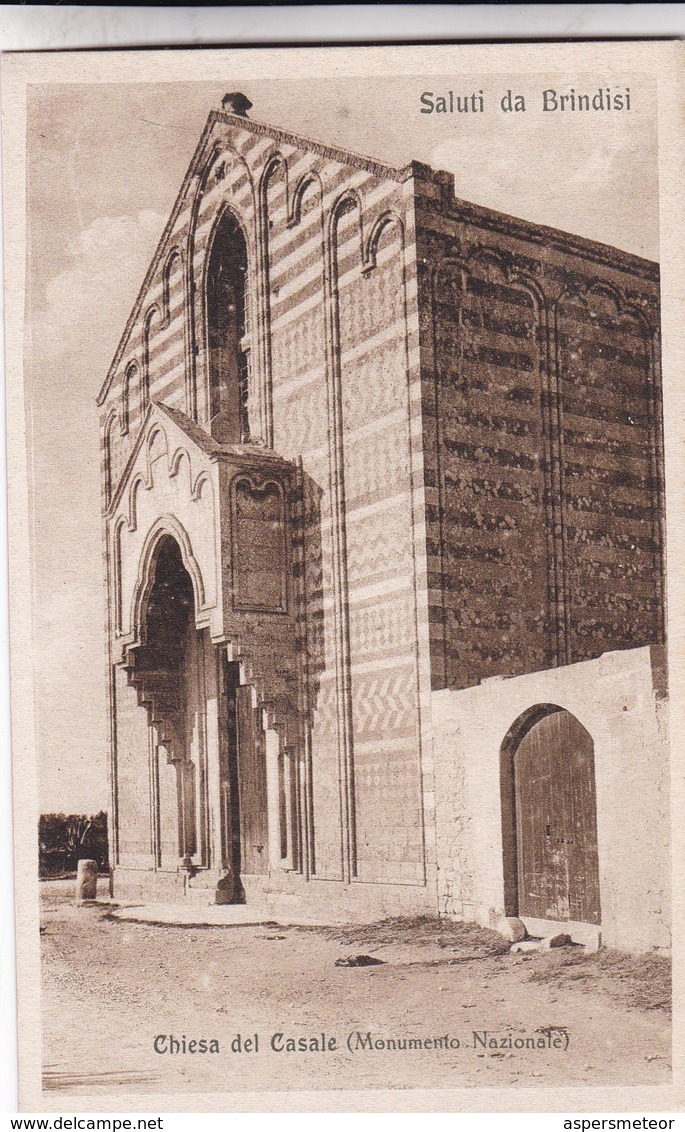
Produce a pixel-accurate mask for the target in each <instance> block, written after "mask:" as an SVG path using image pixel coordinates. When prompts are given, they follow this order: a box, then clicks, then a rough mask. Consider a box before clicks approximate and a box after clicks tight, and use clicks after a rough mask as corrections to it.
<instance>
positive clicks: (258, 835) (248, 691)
mask: <svg viewBox="0 0 685 1132" xmlns="http://www.w3.org/2000/svg"><path fill="white" fill-rule="evenodd" d="M235 694H236V724H237V726H236V731H237V737H236V738H237V748H238V791H239V796H240V848H241V853H240V857H241V871H242V872H243V873H266V872H268V870H269V848H268V846H269V840H268V826H267V809H266V761H265V754H264V745H263V743H262V742H261V741H260V740H261V736H260V735H259V734H258V732H257V727H256V721H255V712H254V709H253V707H252V688H251V687H250V686H249V685H241V686H240V687H238V688H236V690H235Z"/></svg>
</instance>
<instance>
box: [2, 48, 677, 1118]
mask: <svg viewBox="0 0 685 1132" xmlns="http://www.w3.org/2000/svg"><path fill="white" fill-rule="evenodd" d="M673 46H674V45H672V44H662V45H656V44H652V45H645V44H642V45H641V44H637V43H635V44H614V45H611V46H609V45H607V44H605V45H592V44H576V45H573V46H571V45H565V46H563V45H552V44H550V45H544V46H543V45H538V46H537V48H532V47H526V46H525V45H519V46H516V47H512V46H502V47H498V46H493V45H491V46H489V47H474V48H465V47H440V48H438V47H435V48H421V49H419V48H415V49H412V48H406V49H396V48H378V49H364V48H360V49H345V50H342V49H340V50H338V49H298V50H294V49H286V50H282V51H257V50H254V51H251V52H250V51H245V52H231V51H226V52H210V51H195V52H166V53H154V52H152V53H149V52H148V53H142V52H141V53H130V52H129V53H125V52H114V53H109V54H108V55H107V56H103V55H97V54H95V53H89V52H84V53H82V54H81V55H80V56H79V57H74V58H70V59H69V60H68V62H63V64H62V66H61V67H60V65H59V61H58V57H57V56H53V57H52V59H40V60H39V59H38V58H37V57H31V56H30V55H29V56H26V55H25V56H23V57H20V56H18V55H14V56H13V55H11V54H10V55H8V56H5V58H4V61H3V64H4V65H3V80H4V86H5V88H6V90H7V92H8V93H7V95H6V96H5V99H6V101H5V109H4V129H5V163H6V167H7V165H8V147H9V155H10V156H11V155H12V154H14V155H18V153H19V149H20V148H21V159H19V157H18V156H17V163H16V164H14V163H10V164H11V169H10V172H9V173H6V178H7V177H9V178H10V179H11V184H10V185H9V188H8V187H7V182H6V189H5V196H6V212H5V231H6V235H5V241H6V252H5V255H6V272H10V273H11V271H12V267H13V264H14V263H16V265H17V268H16V274H14V275H11V276H10V277H9V278H8V282H7V293H8V312H9V313H8V319H9V324H10V326H11V327H12V336H11V339H10V346H9V348H10V351H11V352H12V356H13V357H15V358H16V366H15V368H14V370H12V368H11V367H10V369H9V370H8V397H9V401H10V413H9V417H8V420H9V430H10V434H11V435H10V445H11V452H14V453H15V454H16V453H19V450H20V449H21V453H20V454H19V455H18V456H17V458H16V459H14V458H11V459H10V553H11V555H13V556H14V557H13V562H14V567H13V569H14V574H13V576H14V578H15V584H14V589H13V591H12V598H11V602H12V604H11V613H12V618H13V621H12V624H11V634H12V637H11V640H12V648H13V665H14V666H15V668H14V669H13V671H14V672H15V675H16V673H19V675H18V676H16V678H15V679H13V713H14V735H15V738H14V747H15V750H14V759H15V771H14V774H15V783H16V787H15V789H16V796H15V808H16V812H17V814H18V815H19V814H20V817H19V816H18V818H17V849H16V853H17V863H18V864H17V869H18V873H17V875H18V881H17V883H18V886H19V885H21V884H24V882H23V881H22V878H23V877H26V878H27V879H26V882H25V887H24V888H23V889H22V892H21V894H20V893H19V887H18V895H17V900H18V902H19V903H18V908H19V930H20V936H19V951H18V955H19V958H18V963H19V989H20V1062H22V1064H23V1081H24V1098H25V1101H24V1103H25V1105H26V1104H30V1107H31V1108H32V1109H35V1110H38V1111H42V1110H50V1109H55V1110H59V1109H67V1108H72V1109H78V1107H79V1106H81V1107H82V1108H87V1109H89V1110H92V1111H101V1110H106V1109H108V1108H111V1109H120V1110H126V1109H127V1107H128V1108H129V1110H130V1109H131V1108H133V1107H135V1106H138V1107H141V1106H145V1105H147V1106H148V1107H150V1106H151V1107H152V1108H153V1109H157V1108H159V1109H160V1110H163V1109H164V1108H165V1106H166V1107H169V1108H170V1109H172V1110H178V1111H180V1110H182V1109H184V1108H190V1107H192V1106H193V1105H195V1106H196V1107H198V1106H206V1107H207V1110H210V1109H212V1108H214V1107H219V1108H220V1106H221V1105H224V1106H226V1107H225V1109H224V1110H226V1108H227V1109H228V1110H230V1107H231V1104H236V1105H238V1107H240V1106H243V1107H249V1105H248V1101H247V1100H246V1099H245V1098H247V1097H248V1095H249V1096H252V1095H259V1096H260V1097H262V1098H264V1097H265V1096H268V1095H269V1094H272V1096H271V1099H270V1100H269V1101H268V1102H267V1103H268V1104H269V1105H270V1106H271V1107H275V1106H277V1105H278V1104H279V1103H280V1102H279V1096H280V1097H281V1098H282V1097H283V1096H284V1095H285V1094H287V1093H295V1092H297V1093H301V1094H305V1093H306V1094H308V1095H311V1096H312V1097H315V1098H316V1097H317V1096H318V1097H319V1099H318V1100H316V1099H314V1100H311V1101H310V1102H309V1103H310V1106H311V1107H326V1106H327V1105H328V1104H335V1101H333V1100H331V1096H332V1094H333V1093H335V1092H341V1091H342V1092H344V1091H354V1092H356V1093H357V1094H360V1093H362V1092H363V1091H365V1090H368V1091H369V1092H371V1091H378V1090H381V1091H385V1092H387V1091H390V1092H392V1091H395V1090H397V1091H405V1092H407V1091H412V1090H428V1091H431V1093H432V1096H433V1097H436V1096H439V1094H440V1092H441V1091H449V1090H452V1091H459V1096H460V1097H461V1098H463V1097H464V1096H465V1095H466V1094H469V1093H470V1094H471V1097H472V1099H471V1100H467V1101H466V1104H467V1105H469V1106H472V1107H478V1106H479V1105H480V1107H487V1105H488V1104H489V1105H493V1100H492V1097H495V1096H496V1098H499V1099H497V1100H496V1101H495V1103H494V1107H496V1108H498V1109H501V1110H506V1108H507V1107H508V1106H511V1108H512V1109H515V1108H527V1107H536V1105H537V1106H538V1107H542V1108H552V1107H554V1096H555V1091H559V1092H558V1095H559V1096H560V1097H562V1096H565V1097H566V1098H568V1094H564V1093H563V1091H564V1090H578V1089H581V1090H583V1092H582V1095H583V1096H584V1097H585V1098H586V1099H587V1105H588V1107H590V1108H592V1107H593V1103H594V1102H593V1097H594V1100H595V1101H596V1096H597V1095H598V1094H594V1093H593V1090H599V1089H602V1090H611V1089H614V1088H615V1089H624V1090H625V1089H626V1088H630V1089H637V1090H640V1089H643V1090H644V1093H645V1095H650V1096H653V1097H654V1098H655V1099H656V1098H658V1097H662V1098H665V1099H663V1100H662V1102H659V1101H658V1100H657V1101H656V1103H654V1104H653V1107H654V1108H658V1107H661V1108H662V1109H663V1108H665V1107H669V1105H672V1104H673V1093H671V1092H668V1091H667V1090H668V1088H669V1087H672V1086H673V1083H674V1082H673V1074H672V1056H671V1041H672V1035H671V945H672V914H671V872H672V852H671V805H672V802H671V790H670V781H671V763H670V758H671V755H670V749H669V726H668V712H669V665H668V652H667V640H668V636H667V601H666V594H667V579H668V574H667V570H666V523H667V519H669V521H670V518H671V516H670V512H669V505H667V500H666V494H667V492H666V488H667V485H668V483H669V474H668V473H669V467H670V465H669V460H668V458H667V459H665V456H664V419H665V410H664V395H663V390H662V372H663V374H664V381H663V384H664V386H665V385H666V383H667V380H668V367H667V363H666V358H665V355H664V358H663V359H662V344H661V337H662V335H661V329H662V305H665V303H666V302H667V301H668V299H669V295H668V294H667V293H666V292H665V288H664V287H663V286H662V281H661V278H660V259H661V251H662V248H663V244H664V234H663V231H662V229H661V210H662V208H663V201H664V182H663V179H662V180H661V182H660V175H659V169H660V166H659V147H660V146H661V145H663V137H662V136H661V135H660V132H659V112H660V98H663V99H664V100H667V94H665V93H664V81H665V80H664V72H666V80H668V68H669V67H671V66H672V65H673V67H675V56H674V55H673ZM660 52H661V53H660ZM681 62H682V60H681V59H680V57H678V63H681ZM660 75H661V80H660V81H658V78H659V76H660ZM675 87H676V82H675V78H674V79H673V89H675ZM20 103H21V110H19V105H20ZM18 170H21V175H19V173H18ZM660 197H661V201H660ZM8 201H9V203H7V202H8ZM15 218H18V219H17V228H16V230H15V229H13V222H14V219H15ZM15 241H16V243H15ZM9 256H11V257H12V258H11V259H10V258H8V257H9ZM681 262H682V261H681ZM13 310H14V311H15V312H19V311H20V312H21V315H20V318H19V316H17V320H16V323H15V324H14V325H13V324H12V311H13ZM13 373H14V374H15V375H18V376H17V380H16V381H15V385H14V387H13V386H12V381H13V378H12V374H13ZM13 398H14V401H13ZM12 406H13V407H12ZM13 422H14V425H15V429H14V432H13V434H12V424H13ZM22 461H23V466H24V469H25V470H24V471H23V472H22V470H21V467H22ZM13 484H14V486H15V495H14V500H13V496H12V486H13ZM19 485H21V486H20V487H19ZM24 500H25V505H24ZM19 516H20V517H19ZM20 527H21V530H22V531H23V530H25V533H26V540H25V542H24V541H23V539H24V536H23V534H22V533H21V531H20V529H19V528H20ZM13 531H15V532H17V533H16V534H15V537H14V540H13ZM22 548H23V550H24V551H25V552H26V553H27V554H28V561H27V560H26V558H25V554H24V553H22ZM20 558H21V563H20V562H19V559H20ZM669 561H670V560H669ZM17 578H19V581H17ZM20 607H21V613H19V612H17V611H18V610H19V609H20ZM18 626H19V627H18ZM20 637H21V640H19V638H20ZM19 670H21V671H19ZM26 673H28V676H26ZM24 676H26V681H27V682H25V681H24ZM25 688H29V692H28V693H27V695H28V697H29V699H27V698H26V696H25V694H24V691H23V689H25ZM29 700H30V704H31V710H30V712H29V709H28V706H27V704H28V702H29ZM24 768H30V769H27V770H26V778H25V779H24V777H23V775H24ZM22 908H23V912H22V911H21V909H22ZM24 932H25V933H26V934H25V936H24V935H22V933H24ZM24 938H25V939H26V940H27V943H26V950H25V953H24V959H23V960H22V958H21V953H22V940H23V939H24ZM38 948H40V952H38ZM38 954H40V959H39V960H38V958H37V957H38ZM34 957H35V958H36V962H35V965H33V964H34ZM22 962H23V963H24V967H23V968H22ZM32 965H33V966H32ZM29 968H30V969H31V970H32V971H33V974H32V975H30V976H29ZM29 984H30V987H29ZM22 987H23V990H22ZM22 1004H23V1005H22ZM22 1011H23V1012H24V1019H25V1021H26V1022H27V1024H28V1019H29V1017H30V1018H32V1019H33V1020H34V1022H35V1024H36V1025H38V1026H39V1027H40V1042H39V1049H38V1051H37V1052H36V1051H35V1050H32V1052H31V1055H30V1058H29V1054H28V1052H27V1050H26V1044H25V1043H26V1039H24V1046H23V1048H22V1044H21V1022H22ZM22 1059H23V1061H22ZM38 1060H39V1062H40V1063H39V1064H38ZM29 1062H30V1065H29ZM20 1068H21V1065H20ZM481 1090H489V1091H490V1097H491V1099H490V1100H489V1101H488V1102H487V1104H486V1103H485V1102H484V1101H482V1100H481V1101H479V1099H478V1097H479V1096H480V1091H481ZM660 1090H663V1091H660ZM494 1091H497V1092H496V1093H495V1092H494ZM241 1095H242V1096H243V1100H241V1099H240V1097H241ZM445 1095H446V1094H445ZM455 1095H456V1094H455ZM607 1095H608V1094H607ZM29 1096H30V1098H31V1099H30V1101H28V1099H26V1098H28V1097H29ZM398 1096H401V1092H398ZM198 1097H200V1098H202V1100H201V1101H198V1100H197V1098H198ZM536 1097H538V1098H539V1103H538V1101H536ZM398 1103H401V1102H399V1101H398ZM444 1104H445V1106H446V1107H449V1106H450V1102H449V1101H448V1100H447V1099H445V1101H444ZM565 1104H566V1106H567V1107H568V1099H566V1101H565ZM643 1104H644V1102H643ZM576 1105H577V1102H576ZM556 1107H558V1108H560V1107H561V1108H563V1107H564V1104H562V1103H559V1104H558V1105H557V1106H556Z"/></svg>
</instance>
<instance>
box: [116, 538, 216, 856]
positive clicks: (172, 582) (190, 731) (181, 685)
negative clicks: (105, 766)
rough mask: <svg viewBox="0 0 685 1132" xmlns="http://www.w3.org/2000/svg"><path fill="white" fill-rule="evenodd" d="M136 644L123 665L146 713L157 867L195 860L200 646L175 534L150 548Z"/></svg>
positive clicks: (189, 584)
mask: <svg viewBox="0 0 685 1132" xmlns="http://www.w3.org/2000/svg"><path fill="white" fill-rule="evenodd" d="M142 613H143V616H142V624H141V630H142V633H141V635H142V643H141V645H139V646H138V648H136V649H135V652H134V658H133V660H134V663H133V666H132V668H131V669H130V677H131V681H132V683H133V684H134V685H135V687H136V688H137V690H138V698H139V701H140V703H141V704H143V705H144V706H145V708H146V709H147V712H148V722H149V727H150V736H151V745H152V750H151V786H152V810H153V830H152V832H153V842H154V849H155V858H156V863H157V866H158V867H159V868H162V869H169V870H176V869H177V868H178V866H179V862H180V863H181V864H183V865H184V866H185V867H187V868H190V867H194V866H197V865H200V864H202V863H203V860H202V858H203V852H202V849H203V847H202V846H201V845H200V844H199V841H200V839H199V838H198V826H199V822H198V790H197V784H198V769H199V766H198V764H201V763H202V762H203V759H204V751H203V750H202V749H201V746H200V744H199V743H198V735H199V734H201V731H202V718H203V715H204V709H205V704H204V695H203V689H202V687H201V682H200V680H199V678H198V672H199V670H200V665H199V663H198V661H199V658H200V655H201V651H202V648H203V638H202V634H201V633H199V632H198V631H197V629H196V627H195V599H194V591H193V583H192V580H191V577H190V575H189V573H188V571H187V570H186V568H185V565H184V563H183V558H182V555H181V551H180V548H179V545H178V543H177V542H176V540H175V539H174V538H173V537H172V536H171V535H169V534H165V535H163V536H162V538H161V539H160V541H159V543H158V545H157V547H156V548H155V556H154V565H153V569H152V578H151V584H150V588H149V592H148V594H147V597H146V600H145V602H144V605H143V611H142Z"/></svg>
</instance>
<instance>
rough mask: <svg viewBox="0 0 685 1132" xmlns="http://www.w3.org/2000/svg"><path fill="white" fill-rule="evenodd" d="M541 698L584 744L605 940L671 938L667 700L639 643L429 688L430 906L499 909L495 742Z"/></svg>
mask: <svg viewBox="0 0 685 1132" xmlns="http://www.w3.org/2000/svg"><path fill="white" fill-rule="evenodd" d="M545 703H549V704H556V705H558V706H559V707H562V708H565V709H566V710H567V711H570V712H572V713H573V715H575V716H576V718H577V719H578V720H579V721H580V722H581V723H582V724H583V726H584V727H585V728H586V729H587V730H588V731H589V732H590V734H591V735H592V738H593V740H594V745H595V778H596V788H597V834H598V843H599V870H600V899H601V906H602V939H603V942H604V943H605V944H607V945H608V946H614V947H623V948H627V949H631V950H648V949H650V948H652V947H667V946H669V945H670V837H669V834H670V830H669V812H670V811H669V766H668V745H667V721H666V704H665V701H663V700H658V699H657V698H656V695H655V692H654V688H653V680H652V667H651V660H650V650H649V648H641V649H631V650H626V651H622V652H613V653H607V654H605V655H604V656H602V657H600V658H599V659H597V660H590V661H584V662H581V663H579V664H572V665H568V666H566V667H563V668H557V669H552V670H550V671H545V672H536V673H531V674H528V675H525V676H517V677H512V678H509V679H507V678H494V679H492V680H487V681H485V682H484V683H483V684H481V685H479V686H478V687H475V688H466V689H463V690H460V691H440V692H435V693H433V698H432V718H433V736H434V758H435V779H436V833H437V863H438V875H439V902H440V911H441V912H443V913H446V914H448V915H454V916H456V917H457V918H463V919H466V920H477V921H478V922H480V923H482V924H492V923H493V922H494V920H495V919H496V918H498V916H499V915H501V914H502V913H503V911H504V874H503V861H502V820H501V807H500V749H501V745H502V742H503V740H504V738H505V736H506V734H507V732H508V731H509V729H510V727H511V726H512V725H513V724H514V723H515V721H516V720H517V719H518V717H519V716H520V715H521V714H522V713H523V712H525V711H526V710H527V709H529V708H531V707H533V706H534V705H535V704H545Z"/></svg>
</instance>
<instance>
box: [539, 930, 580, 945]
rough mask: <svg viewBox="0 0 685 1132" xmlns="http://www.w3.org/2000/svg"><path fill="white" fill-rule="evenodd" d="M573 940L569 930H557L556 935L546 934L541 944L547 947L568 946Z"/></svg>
mask: <svg viewBox="0 0 685 1132" xmlns="http://www.w3.org/2000/svg"><path fill="white" fill-rule="evenodd" d="M572 942H573V941H572V939H571V937H570V935H569V934H568V932H557V934H556V935H548V936H545V938H544V939H543V940H542V944H541V946H542V947H543V948H545V949H548V948H550V947H568V946H569V945H570V944H571V943H572Z"/></svg>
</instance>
